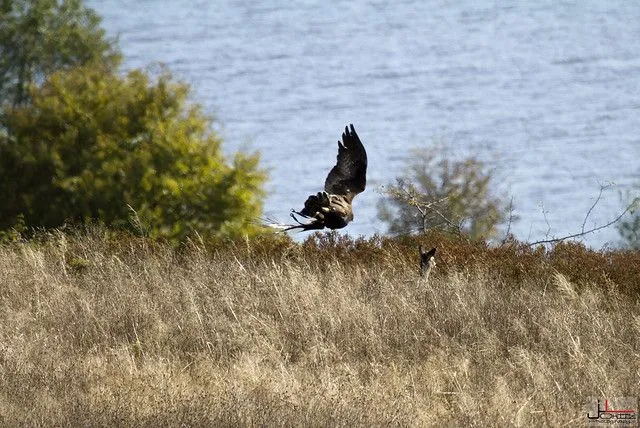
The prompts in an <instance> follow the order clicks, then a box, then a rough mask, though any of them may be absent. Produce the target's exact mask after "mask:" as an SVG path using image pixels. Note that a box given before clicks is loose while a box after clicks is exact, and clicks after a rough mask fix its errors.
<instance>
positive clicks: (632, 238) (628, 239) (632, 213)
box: [616, 194, 640, 250]
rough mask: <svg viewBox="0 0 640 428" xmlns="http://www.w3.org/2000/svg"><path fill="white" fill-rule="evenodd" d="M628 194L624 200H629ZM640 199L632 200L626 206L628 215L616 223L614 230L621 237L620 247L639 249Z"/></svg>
mask: <svg viewBox="0 0 640 428" xmlns="http://www.w3.org/2000/svg"><path fill="white" fill-rule="evenodd" d="M621 199H622V198H621ZM630 199H631V198H630V194H627V198H626V200H627V201H628V200H630ZM638 207H640V197H636V198H634V199H633V200H632V201H631V203H629V204H628V205H627V209H626V210H625V211H628V214H626V215H625V217H624V219H623V220H621V221H620V223H618V225H617V226H616V228H617V229H618V233H619V234H620V236H621V237H622V245H623V246H624V247H626V248H631V249H636V250H637V249H640V213H639V212H638Z"/></svg>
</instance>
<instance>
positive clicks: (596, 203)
mask: <svg viewBox="0 0 640 428" xmlns="http://www.w3.org/2000/svg"><path fill="white" fill-rule="evenodd" d="M609 187H611V184H601V185H600V192H598V197H597V198H596V200H595V201H594V202H593V205H591V208H589V211H587V215H585V216H584V221H583V222H582V233H584V226H585V225H586V224H587V219H588V218H589V216H590V215H591V211H593V209H594V208H595V207H596V205H598V202H600V198H601V197H602V192H604V191H605V189H608V188H609Z"/></svg>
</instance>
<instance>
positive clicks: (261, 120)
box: [87, 0, 640, 247]
mask: <svg viewBox="0 0 640 428" xmlns="http://www.w3.org/2000/svg"><path fill="white" fill-rule="evenodd" d="M87 4H88V6H90V7H92V8H94V9H95V10H96V11H97V12H98V13H99V14H100V15H102V16H103V18H104V22H103V25H104V27H105V28H106V30H107V32H108V34H110V35H112V36H116V35H117V36H118V37H119V43H120V47H121V49H122V51H123V53H124V55H125V68H133V67H146V66H149V65H150V64H152V63H154V62H162V63H164V64H166V65H167V66H168V67H169V69H170V70H171V71H172V72H173V73H174V74H175V75H176V76H177V77H178V78H180V79H182V80H184V81H186V82H188V83H190V84H191V85H192V88H193V99H194V100H195V101H196V102H199V103H201V104H203V105H204V106H205V109H206V111H207V112H208V113H211V114H212V115H214V116H215V118H216V120H218V121H219V125H217V129H218V130H219V132H220V133H221V135H222V137H223V138H224V141H225V143H224V147H225V151H226V152H227V153H232V152H234V151H236V150H239V149H242V150H245V149H249V150H259V151H261V152H262V164H263V166H265V167H267V168H269V170H270V181H269V183H268V191H269V192H270V193H269V197H268V198H267V200H266V204H265V214H266V215H268V216H271V217H276V218H278V219H280V220H284V221H287V220H288V212H289V210H290V209H291V208H296V209H300V208H302V203H303V202H304V200H305V198H306V197H307V196H308V194H311V193H315V192H316V191H318V190H321V188H322V186H323V183H324V179H325V176H326V174H327V173H328V171H329V169H330V168H331V167H332V166H333V164H334V162H335V156H336V148H337V147H336V141H337V140H338V138H339V137H340V134H341V132H342V129H343V128H344V126H345V125H346V124H348V123H354V124H355V126H356V129H357V131H358V133H359V135H360V137H361V139H362V140H363V142H364V144H365V146H366V148H367V151H368V154H369V170H368V179H369V181H368V188H367V191H366V192H364V193H363V194H361V195H359V196H358V197H357V198H356V199H355V201H354V211H355V216H356V218H355V220H354V222H353V223H352V224H351V225H349V226H348V229H345V230H347V231H348V232H349V233H350V234H352V235H360V234H362V235H371V234H373V233H375V232H384V231H385V225H384V224H382V223H381V222H380V221H379V220H377V219H376V203H377V201H378V200H379V199H380V198H381V195H380V193H379V190H378V189H379V187H380V185H383V184H386V183H389V182H391V181H393V179H394V177H396V176H397V175H399V174H400V173H401V172H402V169H403V165H404V162H405V160H406V159H407V157H408V156H409V149H411V148H415V147H425V148H426V147H429V146H431V145H432V144H434V141H445V142H446V143H447V145H448V147H449V155H450V156H451V157H454V158H462V157H465V156H468V155H471V154H473V155H477V156H478V157H480V158H481V159H483V160H485V161H486V162H488V163H489V165H490V166H491V167H494V168H497V170H498V171H499V173H498V174H499V176H498V177H497V178H498V179H497V180H496V190H497V191H498V192H499V193H502V194H504V195H507V196H508V197H509V196H513V202H514V206H515V214H517V215H518V216H519V217H520V220H519V221H518V222H517V223H516V224H514V225H513V226H512V231H513V232H515V234H516V235H517V236H518V237H519V238H521V239H525V240H537V239H543V238H544V237H545V236H546V235H549V236H561V235H565V234H569V233H573V232H576V231H579V230H580V228H581V227H582V223H583V221H584V217H585V214H586V213H587V212H588V210H589V207H590V206H591V205H592V204H593V203H594V201H595V198H596V197H597V195H598V191H599V189H600V184H605V183H610V182H613V183H615V187H612V188H611V189H609V190H608V191H607V192H605V193H604V194H603V195H602V199H601V200H600V202H599V203H598V205H597V206H596V208H595V209H594V211H593V212H592V213H591V215H590V217H589V219H588V221H587V223H586V227H587V228H588V227H590V226H593V225H594V224H602V223H606V222H607V221H609V220H610V219H612V218H614V217H615V216H616V215H617V214H618V213H620V212H621V211H622V202H621V200H620V196H619V192H625V191H627V190H629V189H631V188H632V184H633V183H635V182H637V181H638V179H639V176H640V162H638V159H639V157H640V120H639V119H640V118H639V113H640V3H638V2H628V1H607V2H603V1H600V0H598V1H588V0H581V1H575V2H562V1H558V0H553V1H536V2H516V1H495V2H489V1H486V2H475V1H460V2H448V1H419V0H407V1H399V2H393V3H391V2H383V1H374V0H357V1H352V2H345V1H337V2H333V3H331V4H329V2H323V1H300V2H284V1H274V0H267V1H262V2H250V1H214V2H209V1H194V0H189V1H186V0H176V1H171V2H169V1H160V0H138V1H131V0H128V1H124V0H90V1H87ZM636 194H637V191H636ZM618 240H619V238H618V234H617V231H616V230H615V229H614V228H609V229H607V230H605V231H602V232H598V233H596V234H593V235H591V236H589V237H588V238H587V239H585V242H586V243H587V244H589V245H592V246H594V247H601V246H603V245H605V244H607V243H609V244H612V245H615V244H616V243H617V242H618Z"/></svg>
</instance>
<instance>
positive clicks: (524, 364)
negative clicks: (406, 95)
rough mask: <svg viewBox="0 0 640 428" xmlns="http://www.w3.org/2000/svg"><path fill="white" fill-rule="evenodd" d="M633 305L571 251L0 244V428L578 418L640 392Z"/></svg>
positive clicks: (557, 422) (129, 242)
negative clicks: (423, 273) (428, 270)
mask: <svg viewBox="0 0 640 428" xmlns="http://www.w3.org/2000/svg"><path fill="white" fill-rule="evenodd" d="M418 242H420V243H423V244H424V245H425V246H427V247H429V248H430V247H431V246H437V247H438V256H437V263H438V266H437V267H436V268H435V270H434V272H433V273H432V275H431V277H430V279H429V282H428V283H423V282H420V281H419V279H418V278H419V277H418V275H417V272H418V260H419V256H418V251H417V244H418ZM639 297H640V253H639V252H622V251H609V252H594V251H590V250H587V249H585V248H583V247H581V246H580V245H576V244H560V245H558V246H556V247H555V248H554V249H552V250H548V251H547V250H544V249H542V248H539V249H535V250H534V249H530V248H528V247H526V246H524V245H520V244H517V243H511V244H509V245H505V246H503V247H501V248H488V247H487V246H486V245H484V244H472V243H465V242H461V241H456V240H453V239H448V238H446V237H443V236H439V235H430V236H425V237H421V238H414V239H404V240H402V239H391V238H389V239H387V238H372V239H369V240H355V241H354V240H351V239H349V238H341V237H340V236H339V235H317V236H316V237H314V238H312V239H309V240H308V241H307V242H305V243H304V244H295V243H293V242H291V241H289V240H287V239H281V240H276V239H273V238H264V239H255V240H251V241H241V242H220V243H215V244H214V243H211V244H207V245H204V244H192V245H186V246H184V247H183V248H180V249H174V248H172V247H171V246H169V245H165V244H162V243H158V242H152V241H149V240H145V239H142V238H133V237H127V236H124V235H114V234H113V233H112V232H106V231H104V230H99V229H98V230H90V231H88V232H83V233H62V232H56V233H50V234H48V235H43V236H40V237H38V238H37V239H34V240H31V241H28V242H15V243H9V244H5V245H3V246H0V318H1V322H0V426H3V427H4V426H73V427H80V426H87V427H91V426H148V427H161V426H194V427H205V426H206V427H210V426H211V427H212V426H216V427H224V426H270V427H272V426H273V427H275V426H345V427H354V426H437V427H444V426H467V427H470V426H478V427H489V426H500V427H504V426H584V424H585V412H584V405H585V402H586V400H587V397H589V396H599V397H612V396H625V395H626V396H638V395H640V387H639V384H640V298H639Z"/></svg>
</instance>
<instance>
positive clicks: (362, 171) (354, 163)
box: [324, 125, 367, 201]
mask: <svg viewBox="0 0 640 428" xmlns="http://www.w3.org/2000/svg"><path fill="white" fill-rule="evenodd" d="M350 128H351V129H349V128H348V127H345V128H344V133H343V134H342V141H338V162H337V163H336V165H335V166H334V167H333V168H331V171H329V175H327V179H326V181H325V182H324V190H325V192H327V193H330V194H334V195H344V196H345V197H346V198H348V200H349V201H351V200H353V197H354V196H355V195H357V194H358V193H360V192H362V191H364V188H365V186H366V184H367V152H366V151H365V150H364V146H363V145H362V142H361V141H360V138H359V137H358V134H356V130H355V129H354V128H353V125H350Z"/></svg>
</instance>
